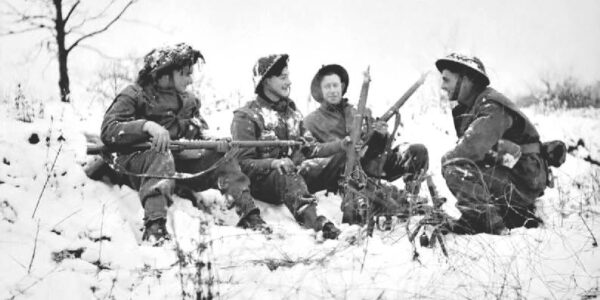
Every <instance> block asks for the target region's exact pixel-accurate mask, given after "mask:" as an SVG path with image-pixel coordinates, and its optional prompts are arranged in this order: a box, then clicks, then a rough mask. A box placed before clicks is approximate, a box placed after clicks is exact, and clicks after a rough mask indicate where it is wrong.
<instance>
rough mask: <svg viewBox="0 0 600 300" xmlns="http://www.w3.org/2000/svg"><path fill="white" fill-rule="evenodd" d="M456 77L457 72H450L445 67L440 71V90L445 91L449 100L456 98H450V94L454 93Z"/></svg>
mask: <svg viewBox="0 0 600 300" xmlns="http://www.w3.org/2000/svg"><path fill="white" fill-rule="evenodd" d="M458 78H459V74H458V73H453V72H450V71H448V70H447V69H446V70H443V71H442V91H444V92H445V93H446V95H447V96H448V99H450V101H455V100H457V99H452V96H453V95H454V89H456V83H457V82H458Z"/></svg>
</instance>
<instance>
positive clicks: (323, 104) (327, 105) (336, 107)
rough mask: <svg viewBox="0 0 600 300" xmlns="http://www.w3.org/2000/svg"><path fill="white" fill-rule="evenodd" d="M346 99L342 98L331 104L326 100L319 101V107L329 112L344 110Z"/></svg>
mask: <svg viewBox="0 0 600 300" xmlns="http://www.w3.org/2000/svg"><path fill="white" fill-rule="evenodd" d="M348 105H349V104H348V99H347V98H342V101H340V103H338V104H331V103H329V102H327V101H323V102H321V107H322V108H323V109H325V110H327V111H331V112H341V113H343V112H344V109H345V108H346V107H347V106H348Z"/></svg>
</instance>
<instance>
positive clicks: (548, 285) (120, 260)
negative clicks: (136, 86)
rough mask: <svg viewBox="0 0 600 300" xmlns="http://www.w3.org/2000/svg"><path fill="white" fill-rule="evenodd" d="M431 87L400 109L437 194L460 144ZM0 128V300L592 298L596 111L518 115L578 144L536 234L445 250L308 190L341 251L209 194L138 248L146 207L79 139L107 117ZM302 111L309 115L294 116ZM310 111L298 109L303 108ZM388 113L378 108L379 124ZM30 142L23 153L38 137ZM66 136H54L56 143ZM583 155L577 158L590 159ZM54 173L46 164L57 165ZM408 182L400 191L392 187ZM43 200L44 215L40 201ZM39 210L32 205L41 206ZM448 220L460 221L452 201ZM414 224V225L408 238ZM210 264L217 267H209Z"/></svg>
mask: <svg viewBox="0 0 600 300" xmlns="http://www.w3.org/2000/svg"><path fill="white" fill-rule="evenodd" d="M434 84H435V82H433V81H428V83H426V85H425V86H424V87H423V88H421V90H420V91H419V92H417V93H416V94H415V96H414V98H415V99H411V100H409V102H408V103H407V105H406V107H405V108H403V119H402V121H403V124H404V126H403V127H402V128H401V130H400V136H399V141H400V142H403V141H405V142H419V143H424V144H425V145H426V146H427V147H428V149H429V151H430V156H431V163H430V168H431V171H432V174H433V176H434V181H435V182H436V184H437V186H438V189H439V190H440V192H441V193H442V195H444V196H446V197H449V198H451V196H450V195H449V192H448V190H447V188H446V187H445V185H444V182H443V179H442V177H441V175H440V174H439V170H440V159H439V158H440V157H441V155H442V154H443V153H444V152H445V151H447V149H449V148H450V147H451V146H452V145H453V143H454V142H455V137H454V136H453V135H454V131H453V129H452V128H453V127H452V121H451V119H450V116H449V111H448V107H446V106H444V105H440V104H439V94H436V92H435V89H434V88H433V85H434ZM1 105H2V109H1V111H2V112H3V113H1V114H3V115H2V118H0V128H2V129H1V130H0V145H1V146H0V159H1V160H2V163H0V253H1V255H0V297H1V298H2V299H5V298H14V299H23V298H27V299H93V298H98V299H106V298H108V299H110V298H113V299H165V298H196V296H204V297H208V296H209V295H212V296H213V297H217V298H223V299H284V298H285V299H288V298H292V299H323V298H326V299H330V298H333V299H375V298H378V299H403V298H422V299H428V298H436V299H437V298H444V299H461V298H469V299H471V298H474V299H480V298H509V299H514V298H536V299H537V298H552V299H566V298H586V297H588V298H592V297H597V296H598V295H599V294H600V291H599V280H600V260H599V259H598V254H599V253H598V247H597V245H596V246H594V245H593V244H592V243H593V238H592V234H593V235H594V236H595V237H596V238H598V235H599V233H600V222H599V221H598V215H599V214H600V206H599V204H600V202H599V200H600V199H599V198H600V195H599V194H600V193H599V192H598V190H599V189H600V179H599V178H600V176H599V174H600V169H598V167H594V166H592V165H590V164H589V163H588V162H585V161H583V160H582V159H581V158H580V157H578V156H580V155H588V154H590V155H591V156H592V157H596V158H598V157H600V138H598V136H597V133H598V129H599V127H600V118H599V117H600V110H594V109H587V110H569V111H544V110H540V109H527V110H525V112H526V114H528V115H529V117H530V119H531V120H532V121H533V122H534V123H535V124H536V125H537V126H538V129H539V131H540V133H541V135H542V137H543V138H544V140H550V139H563V140H565V141H568V143H569V144H574V143H575V141H576V139H577V138H583V139H584V140H585V141H586V148H587V150H585V149H580V152H581V153H579V152H576V153H574V154H575V155H569V157H568V159H567V161H566V163H565V164H564V165H563V166H562V167H561V168H560V169H558V170H556V171H555V172H554V174H555V176H556V188H554V189H548V190H547V191H546V194H545V195H544V196H543V197H542V198H541V199H540V201H539V215H540V216H542V218H543V219H544V220H545V225H544V226H543V227H541V228H537V229H522V228H520V229H515V230H512V231H511V232H510V233H509V234H508V235H503V236H492V235H487V234H478V235H474V236H456V235H453V234H449V235H446V236H445V237H444V240H445V245H446V247H447V249H448V254H449V255H448V258H446V257H445V256H444V255H443V254H442V252H441V249H440V247H439V246H436V247H434V248H426V247H421V246H420V245H419V243H418V242H417V243H416V245H415V246H414V248H413V245H412V244H411V243H410V242H409V241H408V238H407V230H406V223H400V222H399V221H397V220H395V223H394V228H393V230H392V231H378V230H376V231H375V233H374V236H373V237H372V238H367V237H366V236H365V232H364V230H363V229H361V228H359V227H358V226H348V225H346V224H340V223H341V212H340V211H339V206H340V201H341V199H340V198H339V197H338V196H337V195H331V194H329V195H326V194H324V193H323V192H320V193H318V194H317V196H318V199H319V211H320V212H321V213H323V214H324V215H326V216H327V217H329V218H331V219H332V220H333V221H334V222H335V223H336V224H338V225H340V228H341V230H342V235H341V237H340V238H339V239H338V240H323V239H322V237H321V236H319V235H318V234H315V232H314V231H312V230H305V229H302V228H301V227H300V226H298V225H297V224H296V223H295V222H294V220H293V217H292V216H291V214H290V213H289V211H288V210H287V209H286V208H285V207H283V206H274V205H269V204H265V203H262V202H258V203H257V204H258V206H259V207H260V209H261V212H262V214H263V216H264V219H265V220H266V221H267V222H268V223H269V224H270V225H271V226H272V227H273V229H274V232H273V233H272V234H270V235H264V234H261V233H257V232H254V231H250V230H243V229H240V228H237V227H235V222H236V221H237V217H236V216H235V213H234V212H233V211H228V210H226V209H225V208H224V206H225V204H224V202H225V200H224V199H223V197H222V196H221V195H220V193H219V192H218V191H215V190H208V191H205V192H202V193H199V194H198V196H200V197H202V199H203V201H204V203H205V204H207V206H209V207H211V208H212V210H213V213H212V214H208V213H205V212H203V211H199V210H197V209H196V208H194V207H193V206H192V205H191V203H190V202H189V201H188V200H185V199H181V198H178V197H175V199H174V200H175V202H174V203H173V205H172V206H171V207H170V209H169V212H168V222H167V225H168V229H169V232H170V233H171V234H172V235H173V236H174V237H175V238H174V240H173V241H172V242H169V243H168V244H166V245H164V246H163V247H151V246H149V245H146V244H143V243H142V244H140V242H141V231H140V229H141V226H142V215H143V211H142V208H141V205H140V203H139V200H138V197H137V193H136V192H135V191H133V190H131V189H130V188H128V187H125V186H123V187H119V186H113V185H108V184H106V183H103V182H97V181H93V180H90V179H88V178H87V177H86V176H85V173H84V172H83V168H82V165H84V164H85V163H86V162H87V161H88V160H89V159H90V158H89V157H87V156H86V154H85V146H86V139H85V134H86V133H97V131H98V130H99V120H100V119H101V117H102V112H103V111H104V110H102V109H97V108H94V107H91V106H87V108H82V107H86V106H85V105H83V104H80V105H79V106H78V105H77V104H62V103H53V102H50V103H47V104H46V110H45V113H44V116H43V117H36V118H34V120H33V122H32V123H25V122H22V121H19V120H17V118H15V115H17V114H16V113H15V111H14V107H13V106H12V104H11V103H9V102H7V101H4V102H2V103H1ZM300 106H302V105H300ZM302 107H303V106H302ZM383 109H385V107H379V110H378V108H377V107H375V108H374V112H375V113H378V112H380V111H381V110H383ZM205 118H206V119H207V121H208V122H209V124H211V125H212V131H211V134H213V135H215V136H223V135H226V134H227V130H228V128H229V122H230V120H231V112H230V111H226V112H213V113H211V115H205ZM34 133H35V134H37V135H38V137H39V142H38V143H36V144H31V143H30V142H29V139H30V137H31V135H32V134H34ZM61 137H62V138H61ZM585 151H587V152H586V153H584V152H585ZM55 160H56V163H55V164H54V161H55ZM398 184H399V185H401V184H400V183H398ZM38 203H39V204H38ZM36 207H37V209H36ZM445 209H447V210H448V212H449V213H450V214H452V215H454V216H456V215H457V214H458V212H457V211H456V210H455V208H453V201H452V199H451V201H449V203H447V204H446V205H445ZM417 220H418V217H415V218H413V219H411V220H410V224H409V225H410V227H411V228H413V227H414V225H415V224H416V222H417ZM209 266H210V267H209Z"/></svg>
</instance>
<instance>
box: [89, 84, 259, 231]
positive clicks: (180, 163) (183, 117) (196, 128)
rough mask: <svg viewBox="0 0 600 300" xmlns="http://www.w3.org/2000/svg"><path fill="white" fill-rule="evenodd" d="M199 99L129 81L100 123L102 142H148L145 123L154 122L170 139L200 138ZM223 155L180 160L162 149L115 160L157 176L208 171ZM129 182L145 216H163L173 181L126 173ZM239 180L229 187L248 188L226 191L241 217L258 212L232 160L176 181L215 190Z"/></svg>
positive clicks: (205, 153)
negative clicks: (236, 185) (201, 173)
mask: <svg viewBox="0 0 600 300" xmlns="http://www.w3.org/2000/svg"><path fill="white" fill-rule="evenodd" d="M199 105H200V103H199V100H198V99H197V98H196V97H194V96H193V95H191V94H189V93H179V92H177V91H175V90H174V89H160V88H158V87H155V86H146V87H144V88H142V87H140V86H138V85H131V86H129V87H127V88H125V89H124V90H123V91H122V92H121V93H120V94H119V95H118V96H117V98H116V99H115V101H114V102H113V103H112V105H111V106H110V107H109V108H108V110H107V111H106V115H105V117H104V121H103V123H102V133H101V138H102V141H103V142H104V143H105V144H106V145H108V146H127V145H131V144H134V143H139V142H144V141H147V140H148V138H149V135H148V134H147V133H145V132H144V131H143V130H142V128H143V125H144V123H145V122H147V121H154V122H156V123H158V124H160V125H161V126H163V127H164V128H166V129H167V130H168V131H169V134H170V137H171V140H177V139H182V138H185V139H201V138H203V136H202V129H203V124H205V122H204V121H203V120H202V119H201V117H200V113H199ZM222 157H223V153H217V152H215V151H212V150H204V151H202V153H201V155H198V156H197V158H196V159H189V158H179V157H178V155H177V154H175V155H173V154H172V153H171V152H170V151H169V152H167V153H160V152H157V151H154V150H146V151H138V152H134V153H129V154H118V155H117V156H116V157H115V163H116V164H117V165H118V166H120V167H122V168H124V169H125V170H127V171H128V172H131V173H135V174H147V175H157V176H159V177H160V176H169V175H173V174H174V173H175V172H176V171H180V172H192V173H195V172H199V171H202V170H205V169H208V168H209V167H210V166H211V165H212V164H214V163H215V162H217V161H218V160H220V159H221V158H222ZM129 181H130V184H131V185H132V187H133V188H134V189H137V190H139V196H140V200H141V201H142V205H143V207H144V219H145V220H147V221H149V220H155V219H160V218H165V217H166V211H167V205H168V203H169V201H170V197H171V195H172V193H173V190H174V187H175V180H173V179H161V178H155V177H137V176H129ZM219 181H220V182H225V181H226V182H239V183H241V185H242V186H240V187H233V186H231V187H228V188H231V189H232V191H233V189H237V190H242V191H245V192H246V195H243V193H239V192H235V193H230V192H229V191H228V190H224V189H221V191H222V192H223V193H225V194H231V196H233V197H234V198H235V206H236V208H237V209H236V210H237V212H238V214H239V215H240V216H241V217H244V216H246V215H248V214H249V213H251V212H253V211H255V210H257V208H256V207H255V206H254V202H253V200H252V198H251V197H250V195H249V188H248V184H249V181H248V179H247V177H246V176H245V175H244V174H243V173H242V172H241V169H240V168H239V165H238V164H237V162H236V161H235V160H228V161H227V162H226V163H219V167H218V168H216V169H215V170H213V171H211V172H210V173H208V174H206V175H204V176H202V177H198V178H193V179H185V180H180V181H179V182H178V183H179V184H184V185H185V186H186V187H189V188H192V189H193V190H196V191H201V190H205V189H208V188H219V186H218V184H217V183H218V182H219Z"/></svg>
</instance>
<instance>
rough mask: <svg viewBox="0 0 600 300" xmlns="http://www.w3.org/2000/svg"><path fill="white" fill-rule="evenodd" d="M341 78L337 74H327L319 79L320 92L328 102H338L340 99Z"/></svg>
mask: <svg viewBox="0 0 600 300" xmlns="http://www.w3.org/2000/svg"><path fill="white" fill-rule="evenodd" d="M342 88H343V86H342V80H341V79H340V76H338V75H337V74H329V75H325V76H323V79H321V93H322V95H323V99H325V101H327V103H329V104H338V103H340V102H341V101H342Z"/></svg>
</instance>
